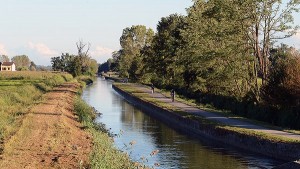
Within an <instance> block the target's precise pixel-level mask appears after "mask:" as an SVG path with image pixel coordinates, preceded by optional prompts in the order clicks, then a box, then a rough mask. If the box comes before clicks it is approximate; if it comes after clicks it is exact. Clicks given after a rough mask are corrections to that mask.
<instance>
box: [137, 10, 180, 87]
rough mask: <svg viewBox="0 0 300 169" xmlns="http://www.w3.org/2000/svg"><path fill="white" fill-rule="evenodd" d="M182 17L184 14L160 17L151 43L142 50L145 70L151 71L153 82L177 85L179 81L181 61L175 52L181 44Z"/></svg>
mask: <svg viewBox="0 0 300 169" xmlns="http://www.w3.org/2000/svg"><path fill="white" fill-rule="evenodd" d="M184 19H185V18H184V16H181V15H177V14H172V15H170V16H168V17H163V18H161V20H160V21H159V22H158V25H157V33H156V34H155V36H154V38H153V41H152V45H151V46H150V47H149V48H147V49H144V50H143V51H142V53H143V57H144V61H145V62H146V65H145V67H146V70H145V72H147V73H153V77H152V81H153V82H156V81H161V82H162V84H156V85H171V86H176V85H177V86H178V83H180V81H181V79H180V77H181V76H180V73H181V68H180V67H181V63H180V61H179V56H178V53H177V52H178V50H179V48H180V46H181V45H182V37H181V35H180V30H181V29H183V27H184V25H185V23H184ZM154 72H155V73H154Z"/></svg>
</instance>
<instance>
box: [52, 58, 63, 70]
mask: <svg viewBox="0 0 300 169" xmlns="http://www.w3.org/2000/svg"><path fill="white" fill-rule="evenodd" d="M62 55H63V54H62ZM51 64H52V70H54V71H62V70H63V69H64V68H63V62H62V59H61V57H59V56H57V57H52V58H51Z"/></svg>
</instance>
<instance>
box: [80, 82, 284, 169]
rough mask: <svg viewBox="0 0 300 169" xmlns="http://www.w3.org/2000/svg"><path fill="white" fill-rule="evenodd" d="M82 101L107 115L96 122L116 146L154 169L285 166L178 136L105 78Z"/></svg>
mask: <svg viewBox="0 0 300 169" xmlns="http://www.w3.org/2000/svg"><path fill="white" fill-rule="evenodd" d="M82 97H83V99H84V100H85V101H86V102H87V103H88V104H90V105H91V106H93V107H95V108H96V109H97V110H98V111H99V112H101V113H102V114H103V115H102V116H101V117H98V118H97V119H96V121H97V122H99V123H100V122H101V123H104V124H105V125H106V127H107V128H110V130H111V132H112V133H114V134H116V137H115V138H114V140H115V146H116V147H117V148H118V149H120V150H122V151H125V152H127V153H128V154H129V155H130V157H131V159H132V160H133V161H139V162H143V163H144V164H146V165H148V166H150V167H155V168H166V169H170V168H174V169H175V168H176V169H177V168H195V169H198V168H200V169H201V168H202V169H235V168H236V169H256V168H259V169H260V168H272V167H274V166H277V165H280V164H282V163H284V162H282V161H278V160H275V159H271V158H268V157H265V156H260V155H257V154H252V153H249V152H243V151H240V150H236V149H234V148H232V147H228V146H225V145H222V144H220V143H216V142H213V141H211V140H206V139H199V138H198V139H196V138H193V137H192V136H187V135H185V134H183V133H180V132H177V131H175V130H173V129H171V128H169V127H168V126H166V125H165V124H163V123H161V122H160V121H159V120H157V119H154V118H152V117H150V116H148V115H147V114H145V113H144V112H143V111H141V110H139V109H137V108H136V107H134V106H133V105H131V104H130V103H128V102H127V101H126V100H125V99H124V98H122V97H121V96H120V95H119V94H118V93H116V92H115V91H114V90H113V89H112V82H110V81H106V80H104V79H102V78H98V79H97V80H96V82H95V83H94V84H93V85H91V86H88V87H87V88H86V89H85V90H84V92H83V96H82ZM156 150H158V151H159V152H158V153H157V154H155V155H152V154H151V153H153V152H156ZM157 164H159V166H157Z"/></svg>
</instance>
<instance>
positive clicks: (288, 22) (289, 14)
mask: <svg viewBox="0 0 300 169" xmlns="http://www.w3.org/2000/svg"><path fill="white" fill-rule="evenodd" d="M299 3H300V1H298V0H287V1H282V0H272V1H270V0H260V1H255V0H248V1H247V3H245V5H246V6H245V5H244V14H245V13H247V15H246V16H247V17H248V19H250V20H248V21H249V22H248V23H249V24H250V26H249V27H248V28H249V29H248V41H249V42H250V45H251V46H252V48H253V51H254V53H253V55H254V56H255V57H256V58H255V59H256V61H255V62H254V75H255V76H256V77H255V78H256V79H257V80H258V76H259V75H261V78H262V83H263V84H265V83H266V81H267V77H268V69H269V66H270V62H269V56H270V49H271V47H272V45H273V44H274V43H275V42H276V40H278V39H283V38H287V37H290V36H292V35H294V34H295V33H296V31H297V29H298V26H295V25H293V21H294V18H293V14H294V13H295V12H299ZM256 88H257V89H256V91H258V92H257V95H259V85H258V84H257V82H256ZM257 98H258V97H257ZM258 100H259V98H258Z"/></svg>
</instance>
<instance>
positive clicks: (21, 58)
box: [11, 55, 30, 70]
mask: <svg viewBox="0 0 300 169" xmlns="http://www.w3.org/2000/svg"><path fill="white" fill-rule="evenodd" d="M11 61H13V62H14V63H15V64H16V69H17V70H28V68H29V65H30V59H29V58H28V56H26V55H18V56H14V57H13V58H11Z"/></svg>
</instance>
